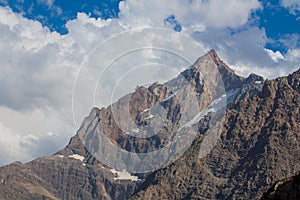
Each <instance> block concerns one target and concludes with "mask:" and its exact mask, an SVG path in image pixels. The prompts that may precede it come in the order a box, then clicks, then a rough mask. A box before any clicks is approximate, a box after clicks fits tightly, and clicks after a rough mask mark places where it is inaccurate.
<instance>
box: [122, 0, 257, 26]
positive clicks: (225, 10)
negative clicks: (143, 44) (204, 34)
mask: <svg viewBox="0 0 300 200" xmlns="http://www.w3.org/2000/svg"><path fill="white" fill-rule="evenodd" d="M162 5H163V6H162ZM119 7H120V11H121V12H120V17H121V20H123V21H125V22H126V24H127V25H128V26H135V27H136V26H140V27H144V26H162V25H163V19H165V18H167V17H168V16H171V15H174V16H175V17H176V19H177V20H178V21H179V23H181V25H183V26H185V27H190V26H194V27H197V26H200V27H201V26H203V24H204V25H205V26H208V27H219V28H220V27H237V26H241V25H243V24H245V23H246V22H247V21H248V18H249V15H250V13H251V11H252V10H254V9H257V8H259V7H260V3H259V2H258V1H257V0H249V1H245V0H228V1H223V0H210V1H198V0H190V1H188V0H184V1H182V0H174V1H172V3H170V2H167V1H161V0H153V1H139V0H127V1H122V2H121V3H120V6H119Z"/></svg>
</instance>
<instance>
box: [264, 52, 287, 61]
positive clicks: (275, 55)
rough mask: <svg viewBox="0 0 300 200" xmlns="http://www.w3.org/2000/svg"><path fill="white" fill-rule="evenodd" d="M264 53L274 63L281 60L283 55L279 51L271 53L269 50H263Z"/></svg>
mask: <svg viewBox="0 0 300 200" xmlns="http://www.w3.org/2000/svg"><path fill="white" fill-rule="evenodd" d="M265 51H266V52H267V53H268V54H269V56H270V57H271V58H272V60H273V61H274V62H278V60H283V59H284V57H283V55H282V54H281V53H280V51H276V52H274V51H272V50H270V49H265Z"/></svg>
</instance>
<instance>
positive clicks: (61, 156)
mask: <svg viewBox="0 0 300 200" xmlns="http://www.w3.org/2000/svg"><path fill="white" fill-rule="evenodd" d="M57 156H58V157H60V158H63V157H65V156H64V155H57Z"/></svg>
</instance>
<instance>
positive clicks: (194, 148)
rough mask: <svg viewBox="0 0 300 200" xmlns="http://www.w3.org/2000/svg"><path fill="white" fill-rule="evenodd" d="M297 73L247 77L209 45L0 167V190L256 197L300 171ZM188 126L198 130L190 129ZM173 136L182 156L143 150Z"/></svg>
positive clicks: (27, 195)
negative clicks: (42, 147)
mask: <svg viewBox="0 0 300 200" xmlns="http://www.w3.org/2000/svg"><path fill="white" fill-rule="evenodd" d="M299 76H300V72H299V71H298V72H295V73H294V74H292V75H290V76H288V77H282V78H278V79H276V80H271V81H265V82H264V81H263V79H262V78H261V77H259V76H257V75H255V74H251V75H250V76H249V77H248V78H243V77H240V76H238V75H236V74H235V73H234V71H233V70H231V69H230V68H229V67H228V66H227V65H226V64H225V63H224V62H222V61H221V60H220V58H219V57H218V56H217V54H216V52H215V51H213V50H212V51H210V52H209V53H208V54H206V55H204V56H203V57H201V58H199V59H198V60H197V61H196V62H195V64H194V65H193V66H191V67H190V68H188V69H186V70H185V71H183V72H182V73H181V74H180V75H179V76H178V77H177V78H175V79H173V80H170V81H168V82H166V83H163V84H159V83H154V84H152V85H151V86H149V87H148V88H146V87H138V88H136V90H135V92H133V93H131V94H128V95H126V96H124V97H122V98H121V99H120V100H118V101H117V102H115V103H114V104H113V105H110V106H109V107H107V108H101V109H98V108H93V109H92V111H91V112H90V115H89V116H88V117H87V118H86V119H85V120H84V121H83V123H82V125H81V127H80V129H79V130H78V133H77V134H76V136H74V137H73V138H72V139H71V141H70V143H69V145H68V146H67V147H66V148H64V149H63V150H61V151H59V152H57V153H56V154H55V155H53V156H50V157H43V158H38V159H36V160H33V161H31V162H29V163H25V164H22V163H19V162H16V163H12V164H11V165H8V166H4V167H1V168H0V180H1V182H0V199H1V198H2V199H127V198H132V199H239V198H240V199H258V198H260V197H261V196H262V194H263V191H265V190H266V189H267V188H268V187H270V186H271V185H272V183H274V182H275V181H276V180H280V179H283V178H284V177H288V176H292V175H293V174H295V173H296V171H300V164H299V155H300V154H299V153H300V152H299V144H300V136H299V133H300V127H299V124H300V116H299V107H300V105H299V104H300V86H299V82H300V77H299ZM225 92H226V94H227V97H226V98H225V100H224V98H223V97H224V93H225ZM222 99H223V100H222ZM222 101H224V102H222ZM207 107H208V108H209V109H207ZM128 111H129V112H128ZM225 111H226V112H225ZM120 113H121V114H120ZM198 113H200V114H201V113H202V114H203V113H204V114H203V116H201V115H200V116H201V117H194V116H195V115H196V116H199V115H197V114H198ZM156 114H158V117H157V115H156ZM222 114H225V115H224V116H225V117H223V118H222ZM162 122H163V123H162ZM185 124H189V126H187V125H185ZM190 130H196V131H195V133H194V134H193V133H192V135H191V136H190V137H186V136H189V134H190V132H193V131H190ZM178 132H179V133H180V134H181V135H180V137H179V136H177V134H176V133H178ZM218 132H220V135H218V134H216V133H218ZM154 133H157V134H155V135H154ZM147 134H150V136H151V137H150V136H149V135H147ZM151 134H153V135H151ZM135 136H136V137H135ZM139 136H145V138H139V139H137V137H139ZM148 136H149V137H148ZM107 138H108V139H109V142H103V141H106V140H105V139H107ZM191 138H192V140H191ZM216 138H217V139H216ZM194 139H195V140H194ZM170 140H172V141H175V142H173V145H170V146H169V147H168V149H167V150H168V152H173V151H176V150H178V149H179V150H180V153H181V154H179V155H180V158H179V159H178V160H177V158H178V157H179V156H178V155H177V154H170V153H169V154H162V153H160V154H153V155H152V154H151V155H152V156H150V157H142V156H140V155H142V153H146V152H155V151H156V150H158V149H162V148H164V146H167V144H168V141H170ZM182 141H183V142H182ZM189 141H190V142H191V145H185V144H189ZM214 142H217V143H216V144H215V143H214ZM106 143H109V144H112V145H114V146H117V147H118V148H119V149H125V150H126V151H127V152H130V153H139V154H138V155H139V156H137V157H134V156H132V155H133V154H130V156H128V155H129V154H121V153H120V152H118V151H115V149H113V148H107V147H106V146H103V144H106ZM182 144H183V145H182ZM203 144H206V146H205V145H203ZM207 144H209V145H207ZM214 145H216V146H214ZM210 146H212V147H213V146H214V148H213V149H212V151H211V152H210V148H212V147H210ZM206 148H209V149H208V150H207V152H206V151H205V150H206ZM203 152H205V153H203ZM101 153H102V154H101ZM206 153H209V154H208V155H206ZM133 157H134V159H133V160H132V158H133ZM165 158H167V160H163V159H165ZM130 159H131V160H130ZM98 160H100V161H101V162H99V161H98ZM128 160H130V162H129V163H128ZM172 161H175V162H173V163H172V164H170V165H167V166H163V167H164V168H163V169H160V168H159V167H158V166H160V165H159V164H161V163H162V162H170V163H171V162H172ZM126 162H127V163H126ZM102 163H106V164H107V165H104V164H102ZM125 164H127V165H129V166H130V167H128V166H127V167H126V166H125ZM108 165H109V166H111V167H113V168H115V169H112V168H111V167H108ZM147 169H157V170H156V171H155V172H151V170H148V171H150V172H148V173H146V172H147ZM116 170H118V171H116ZM139 170H140V172H143V173H139V174H135V173H132V174H130V173H128V172H127V171H129V172H137V171H139Z"/></svg>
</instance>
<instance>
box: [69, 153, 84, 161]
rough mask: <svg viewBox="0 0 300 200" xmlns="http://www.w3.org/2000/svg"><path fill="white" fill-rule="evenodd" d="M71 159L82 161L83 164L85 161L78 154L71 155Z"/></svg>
mask: <svg viewBox="0 0 300 200" xmlns="http://www.w3.org/2000/svg"><path fill="white" fill-rule="evenodd" d="M69 158H74V159H76V160H80V161H81V162H83V160H84V157H83V156H81V155H78V154H73V155H70V156H69Z"/></svg>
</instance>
